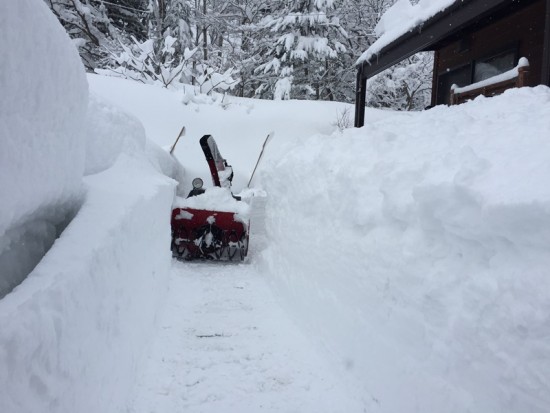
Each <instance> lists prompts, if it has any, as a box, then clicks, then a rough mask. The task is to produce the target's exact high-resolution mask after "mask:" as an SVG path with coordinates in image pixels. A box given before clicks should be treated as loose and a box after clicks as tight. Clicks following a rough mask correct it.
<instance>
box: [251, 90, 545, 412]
mask: <svg viewBox="0 0 550 413" xmlns="http://www.w3.org/2000/svg"><path fill="white" fill-rule="evenodd" d="M549 113H550V90H549V89H548V88H544V87H538V88H535V89H527V88H525V89H521V90H512V91H508V92H507V93H505V94H504V96H500V97H495V98H492V99H485V98H479V99H477V100H475V101H474V102H471V103H467V104H465V105H460V106H457V107H450V108H447V107H436V108H434V109H432V110H429V111H426V112H423V113H414V114H411V113H391V112H379V111H368V112H367V121H366V125H367V126H366V127H365V128H363V129H360V130H349V131H347V132H346V133H345V134H344V135H343V136H342V135H333V136H332V137H330V138H328V137H326V136H325V137H322V136H316V137H312V138H311V139H309V141H308V142H307V144H306V145H298V146H296V147H295V148H293V149H292V150H291V151H289V152H288V154H287V155H286V156H285V157H284V158H283V159H281V160H280V161H279V162H278V163H277V164H276V165H274V167H273V169H270V170H269V171H268V172H266V173H264V174H263V175H262V179H263V183H264V185H265V188H266V189H267V190H268V192H269V194H270V199H271V202H269V203H268V205H267V217H266V222H267V227H268V234H269V237H270V241H271V243H270V245H269V247H268V249H267V250H266V251H265V252H264V259H265V262H266V263H267V264H268V266H269V271H270V272H272V273H273V274H274V275H275V281H274V285H275V286H276V288H278V289H279V291H280V292H281V293H282V294H283V295H284V296H285V297H286V298H287V299H288V302H289V303H290V305H291V308H292V310H293V311H294V314H295V315H296V316H297V319H298V320H301V322H302V323H303V324H304V325H305V326H307V328H308V329H309V330H310V331H311V333H312V334H313V335H314V336H318V337H320V338H321V341H322V342H323V343H324V345H325V346H326V347H327V348H328V349H329V350H330V351H331V352H332V353H333V355H334V357H335V358H336V360H338V361H339V362H341V363H342V364H343V365H344V366H345V367H346V368H348V369H349V370H350V371H351V373H353V374H354V375H355V376H356V377H357V378H358V379H359V380H360V381H361V382H362V383H363V384H364V386H365V389H366V390H367V391H368V392H369V393H370V394H371V395H372V401H373V403H372V406H371V409H372V411H380V412H388V413H395V412H400V413H407V412H434V413H435V412H483V413H489V412H494V413H497V412H508V413H512V412H517V413H526V412H540V413H542V412H547V411H549V409H550V364H549V363H550V362H549V360H550V186H548V181H549V180H550V141H549V140H548V131H549V130H550V118H549V117H548V114H549ZM266 169H267V168H266Z"/></svg>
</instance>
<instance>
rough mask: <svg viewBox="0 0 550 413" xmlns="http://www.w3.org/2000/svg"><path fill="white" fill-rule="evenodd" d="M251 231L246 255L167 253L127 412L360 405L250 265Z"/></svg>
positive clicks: (349, 409) (346, 408) (349, 412)
mask: <svg viewBox="0 0 550 413" xmlns="http://www.w3.org/2000/svg"><path fill="white" fill-rule="evenodd" d="M256 223H259V222H258V221H256ZM260 227H261V225H257V226H256V230H258V228H260ZM254 235H256V237H254ZM251 240H253V242H255V244H254V246H253V247H251V254H250V255H252V257H251V259H250V261H249V262H247V263H243V264H223V263H207V262H197V263H186V262H177V261H174V262H173V267H172V274H171V283H170V291H169V294H168V299H167V302H166V305H165V308H164V312H163V315H162V318H161V320H160V329H159V331H158V333H157V336H156V337H155V339H154V345H153V347H152V349H151V353H150V355H149V358H148V363H147V366H146V367H145V368H144V369H143V371H142V372H141V373H140V376H139V377H138V383H137V386H136V392H135V398H134V403H133V406H131V407H130V409H129V410H130V411H131V412H135V413H152V412H154V413H174V412H189V413H193V412H216V413H219V412H239V413H246V412H251V413H252V412H258V411H264V412H300V413H307V412H312V413H313V412H315V413H319V412H331V413H337V412H342V413H344V412H346V413H354V412H363V411H364V409H363V403H362V402H361V401H360V397H358V395H357V394H354V392H353V391H351V390H350V388H349V387H348V386H346V385H345V384H344V382H343V381H342V380H341V376H340V372H338V371H336V370H333V369H332V366H330V365H328V363H327V362H326V360H325V359H324V358H323V357H322V355H321V354H320V353H319V352H318V350H317V348H316V346H315V345H314V343H312V342H311V341H310V339H309V338H308V337H306V335H305V334H304V333H303V332H302V331H301V330H300V329H299V328H298V327H297V326H296V325H295V324H294V322H293V321H292V320H291V319H290V318H289V316H288V314H287V312H285V310H284V309H283V308H282V307H281V306H280V304H279V302H278V301H277V299H276V297H275V296H274V294H273V292H272V290H271V289H270V287H269V285H268V283H267V280H266V279H265V278H264V276H263V275H261V274H258V272H257V268H256V266H255V265H253V264H252V263H251V262H253V259H254V253H255V252H257V251H258V247H259V246H261V244H262V236H261V234H258V233H257V232H256V234H254V232H253V233H252V236H251ZM254 247H255V248H254ZM350 393H351V394H350Z"/></svg>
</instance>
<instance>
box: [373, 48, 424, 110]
mask: <svg viewBox="0 0 550 413" xmlns="http://www.w3.org/2000/svg"><path fill="white" fill-rule="evenodd" d="M432 70H433V53H430V52H424V53H418V54H416V55H413V56H411V57H409V58H408V59H405V60H404V61H402V62H401V63H398V64H397V65H395V66H392V67H391V68H389V69H387V70H385V71H384V72H382V73H380V74H378V75H377V76H374V77H373V78H372V79H371V80H369V82H368V85H367V106H371V107H375V108H391V109H396V110H422V109H424V108H425V107H427V106H428V105H429V104H430V99H431V87H432Z"/></svg>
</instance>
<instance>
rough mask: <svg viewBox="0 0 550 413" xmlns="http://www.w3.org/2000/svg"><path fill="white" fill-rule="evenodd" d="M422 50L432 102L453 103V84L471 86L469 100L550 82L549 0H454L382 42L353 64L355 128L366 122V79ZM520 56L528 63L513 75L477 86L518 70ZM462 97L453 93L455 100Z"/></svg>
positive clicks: (466, 94)
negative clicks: (428, 59) (429, 54)
mask: <svg viewBox="0 0 550 413" xmlns="http://www.w3.org/2000/svg"><path fill="white" fill-rule="evenodd" d="M421 51H434V52H435V55H434V74H433V87H432V100H431V103H432V105H439V104H449V103H451V99H452V96H451V86H452V85H453V84H456V85H458V86H460V87H464V86H466V88H464V89H468V88H467V86H468V85H472V84H473V85H472V86H473V87H470V89H473V90H468V91H467V92H464V93H465V94H464V97H467V98H472V97H474V96H476V95H479V94H485V95H487V96H491V95H494V94H496V93H500V92H501V91H503V90H504V89H506V88H508V87H513V86H523V85H527V86H535V85H539V84H543V85H547V86H550V0H466V1H463V0H457V1H455V2H454V3H453V4H452V5H451V6H449V7H448V8H446V9H445V10H443V11H441V12H439V13H437V14H435V15H434V16H433V17H431V18H429V19H428V20H426V21H425V22H423V23H422V24H421V25H419V26H417V27H416V28H414V29H413V30H412V31H408V32H406V33H405V34H403V35H402V36H400V37H399V38H397V39H396V40H394V41H393V42H391V43H389V44H387V45H385V46H383V47H382V48H381V49H380V51H379V52H378V53H376V54H375V55H374V56H372V57H370V58H369V61H364V62H362V63H360V64H359V65H358V66H357V68H358V72H357V90H356V104H355V126H356V127H361V126H363V124H364V113H365V97H366V95H365V94H366V82H367V79H368V78H370V77H371V76H374V75H376V74H378V73H380V72H382V71H383V70H385V69H387V68H389V67H391V66H393V65H394V64H396V63H398V62H400V61H401V60H403V59H405V58H407V57H409V56H411V55H413V54H414V53H417V52H421ZM520 58H526V59H527V60H528V62H529V65H528V68H523V69H520V70H519V73H518V77H517V78H514V79H507V80H505V81H500V82H497V84H496V85H493V86H491V87H479V88H476V85H478V84H479V85H483V83H477V82H479V81H484V82H485V83H487V81H486V80H485V79H487V78H492V77H493V76H496V75H499V74H500V73H504V72H509V71H511V70H513V69H514V68H516V70H517V66H518V62H519V60H520ZM522 61H523V62H524V61H525V60H524V59H523V60H522ZM520 66H521V65H520ZM522 72H523V73H522ZM494 79H497V80H498V78H496V77H495V78H494ZM489 83H490V82H489ZM464 97H463V98H462V99H457V97H456V96H455V97H454V99H453V100H454V103H459V102H461V101H463V100H465V99H464Z"/></svg>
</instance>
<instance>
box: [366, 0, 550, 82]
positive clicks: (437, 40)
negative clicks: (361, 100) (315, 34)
mask: <svg viewBox="0 0 550 413" xmlns="http://www.w3.org/2000/svg"><path fill="white" fill-rule="evenodd" d="M533 1H534V0H467V1H460V0H459V1H456V2H455V3H454V4H452V5H451V6H449V7H448V8H447V9H445V10H443V11H441V12H439V13H437V14H436V15H434V16H433V17H431V18H430V19H428V20H426V21H425V22H423V23H422V24H421V25H419V26H417V27H415V28H414V29H412V30H411V31H409V32H407V33H405V34H404V35H402V36H401V37H399V38H398V39H396V40H394V41H393V42H391V43H390V44H388V45H387V46H385V47H384V48H382V49H381V50H380V51H379V53H377V54H376V55H373V56H372V57H371V58H370V61H369V62H367V61H365V62H362V63H360V64H359V65H358V66H357V67H358V69H359V76H360V78H361V79H366V78H369V77H371V76H374V75H376V74H378V73H380V72H382V71H383V70H385V69H388V68H389V67H391V66H393V65H395V64H397V63H399V62H400V61H402V60H403V59H406V58H407V57H409V56H412V55H413V54H415V53H418V52H422V51H428V50H436V49H438V48H440V47H442V46H444V45H446V44H448V43H450V42H453V41H455V40H456V39H458V38H460V37H461V36H462V33H464V31H466V30H467V29H468V28H469V27H471V26H474V25H476V26H477V25H480V24H484V23H485V22H490V21H491V20H495V19H497V18H498V17H499V16H500V15H506V14H509V13H511V12H513V11H514V10H517V9H519V8H522V7H524V6H526V5H528V4H531V3H533ZM547 3H548V0H547Z"/></svg>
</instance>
